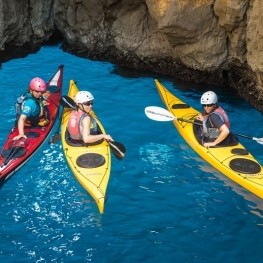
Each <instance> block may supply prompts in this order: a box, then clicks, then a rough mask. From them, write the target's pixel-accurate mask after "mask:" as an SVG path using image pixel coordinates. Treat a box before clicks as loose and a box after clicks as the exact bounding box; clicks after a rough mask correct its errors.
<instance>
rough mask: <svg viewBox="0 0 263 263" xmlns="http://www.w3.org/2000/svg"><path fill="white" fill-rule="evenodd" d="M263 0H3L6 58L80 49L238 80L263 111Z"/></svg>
mask: <svg viewBox="0 0 263 263" xmlns="http://www.w3.org/2000/svg"><path fill="white" fill-rule="evenodd" d="M262 14H263V1H262V0H231V1H229V0H194V1H193V0H38V1H35V0H27V1H25V0H20V1H17V0H0V61H5V60H8V59H11V58H14V57H18V56H25V55H26V54H28V53H29V52H34V51H37V50H38V48H39V47H40V46H41V45H44V44H47V43H50V42H54V41H60V42H62V43H63V49H64V50H66V51H68V52H71V53H74V54H76V55H80V56H85V57H89V58H93V59H99V60H108V61H111V62H113V63H116V64H118V65H124V66H129V67H133V68H135V69H144V70H145V69H147V70H151V71H153V72H157V73H160V74H164V75H167V76H171V77H174V78H177V79H181V80H184V81H193V82H197V83H203V84H204V83H207V84H216V85H222V87H223V88H227V87H233V88H234V89H236V90H237V92H238V93H239V95H240V96H242V97H243V98H245V99H247V100H248V101H249V102H250V103H251V104H252V105H253V106H255V107H256V108H257V109H258V110H260V111H263V104H262V97H263V83H262V82H263V75H262V73H263V41H262V38H263V27H262V24H261V21H262V19H261V18H262V17H263V15H262Z"/></svg>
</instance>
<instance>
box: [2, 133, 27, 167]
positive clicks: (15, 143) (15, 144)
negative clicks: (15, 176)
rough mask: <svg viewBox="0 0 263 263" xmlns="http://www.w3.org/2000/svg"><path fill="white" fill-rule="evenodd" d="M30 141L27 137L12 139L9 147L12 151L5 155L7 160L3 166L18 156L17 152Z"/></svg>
mask: <svg viewBox="0 0 263 263" xmlns="http://www.w3.org/2000/svg"><path fill="white" fill-rule="evenodd" d="M28 143H29V142H28V140H27V139H25V138H21V139H19V140H12V141H10V142H9V145H8V146H9V147H10V148H9V149H10V151H9V153H8V154H7V156H6V157H5V160H4V162H3V164H2V165H1V166H2V167H3V166H5V165H7V164H8V162H9V161H10V160H11V159H13V158H15V157H16V154H17V153H18V152H19V150H20V149H21V148H25V147H26V146H27V145H28Z"/></svg>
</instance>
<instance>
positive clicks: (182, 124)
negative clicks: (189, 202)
mask: <svg viewBox="0 0 263 263" xmlns="http://www.w3.org/2000/svg"><path fill="white" fill-rule="evenodd" d="M155 84H156V87H157V89H158V92H159V94H160V96H161V98H162V101H163V102H164V104H165V105H166V107H167V109H168V111H169V113H172V114H171V115H173V116H174V119H173V120H172V121H173V123H174V125H175V127H176V129H177V130H178V131H179V133H180V134H181V136H182V137H183V138H184V139H185V141H186V142H187V143H188V144H189V145H190V146H191V147H192V148H193V150H195V151H196V152H197V153H198V154H199V155H200V156H201V157H202V158H203V159H204V160H206V161H207V162H208V163H210V164H211V165H212V166H213V167H214V168H216V169H217V170H218V171H220V172H221V173H223V174H224V175H226V176H227V177H229V178H230V179H231V180H233V181H235V182H236V183H238V184H239V185H241V186H243V187H244V188H246V189H247V190H249V191H250V192H252V193H253V194H255V195H257V196H258V197H260V198H262V199H263V170H262V166H261V165H260V164H259V163H258V162H257V161H256V160H255V158H254V157H253V156H252V155H251V154H250V153H249V152H248V151H247V150H246V149H245V148H244V146H243V145H241V144H240V143H238V144H237V145H235V146H227V147H215V148H208V149H206V148H205V147H203V146H202V145H201V144H200V143H199V142H198V141H197V139H196V137H195V135H194V131H193V126H194V125H193V121H194V119H195V118H196V116H197V115H198V114H200V113H199V112H198V111H197V110H195V109H193V108H192V107H190V106H189V105H187V104H185V103H184V102H183V101H181V100H180V99H178V98H177V97H175V96H174V95H173V94H172V93H170V92H169V91H168V90H167V89H166V88H165V87H164V86H163V85H162V84H161V83H160V82H159V81H158V80H155ZM180 119H181V120H180Z"/></svg>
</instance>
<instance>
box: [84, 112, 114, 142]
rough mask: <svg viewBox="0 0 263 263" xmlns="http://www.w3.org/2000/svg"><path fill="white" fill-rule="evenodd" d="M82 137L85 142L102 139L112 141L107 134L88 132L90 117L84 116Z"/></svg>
mask: <svg viewBox="0 0 263 263" xmlns="http://www.w3.org/2000/svg"><path fill="white" fill-rule="evenodd" d="M82 139H83V141H84V142H85V143H93V142H96V141H99V140H102V139H105V140H107V141H112V138H111V136H110V135H108V134H97V135H91V134H90V117H89V116H86V117H85V118H84V119H83V120H82Z"/></svg>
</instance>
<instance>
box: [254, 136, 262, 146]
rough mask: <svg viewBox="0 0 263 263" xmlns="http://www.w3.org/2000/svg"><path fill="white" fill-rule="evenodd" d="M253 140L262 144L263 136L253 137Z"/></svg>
mask: <svg viewBox="0 0 263 263" xmlns="http://www.w3.org/2000/svg"><path fill="white" fill-rule="evenodd" d="M253 140H254V141H256V142H257V143H259V144H263V138H256V137H253Z"/></svg>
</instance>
